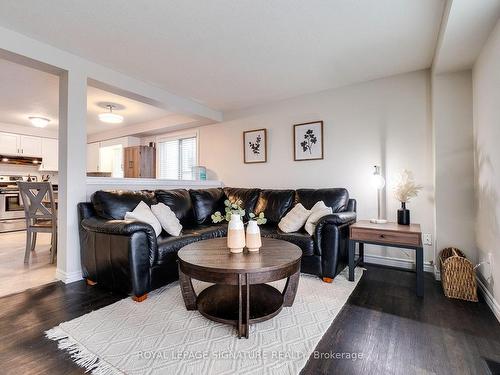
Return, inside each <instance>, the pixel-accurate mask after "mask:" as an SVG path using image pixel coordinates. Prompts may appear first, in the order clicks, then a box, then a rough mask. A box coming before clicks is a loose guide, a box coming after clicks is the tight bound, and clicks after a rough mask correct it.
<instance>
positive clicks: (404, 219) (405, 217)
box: [398, 202, 410, 225]
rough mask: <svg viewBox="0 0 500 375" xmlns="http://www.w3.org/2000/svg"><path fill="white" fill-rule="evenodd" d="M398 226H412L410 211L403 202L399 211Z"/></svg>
mask: <svg viewBox="0 0 500 375" xmlns="http://www.w3.org/2000/svg"><path fill="white" fill-rule="evenodd" d="M398 224H400V225H410V210H407V209H406V202H401V208H400V209H399V210H398Z"/></svg>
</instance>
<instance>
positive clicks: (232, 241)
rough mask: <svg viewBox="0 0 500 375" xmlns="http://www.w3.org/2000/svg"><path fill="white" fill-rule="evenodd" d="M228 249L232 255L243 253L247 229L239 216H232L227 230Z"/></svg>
mask: <svg viewBox="0 0 500 375" xmlns="http://www.w3.org/2000/svg"><path fill="white" fill-rule="evenodd" d="M227 247H228V248H229V251H230V252H232V253H241V252H243V248H244V247H245V227H244V225H243V221H241V217H240V215H238V214H231V220H229V224H228V230H227Z"/></svg>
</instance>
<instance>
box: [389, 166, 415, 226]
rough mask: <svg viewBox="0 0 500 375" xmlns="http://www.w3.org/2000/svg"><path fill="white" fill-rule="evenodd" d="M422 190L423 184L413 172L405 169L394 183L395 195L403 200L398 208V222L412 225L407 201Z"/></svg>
mask: <svg viewBox="0 0 500 375" xmlns="http://www.w3.org/2000/svg"><path fill="white" fill-rule="evenodd" d="M420 190H422V185H417V184H416V183H415V180H414V179H413V174H412V173H411V172H410V171H409V170H407V169H404V170H403V171H402V172H401V174H400V175H399V177H398V179H397V181H396V184H395V185H394V196H395V198H396V199H397V200H398V201H400V202H401V208H400V209H399V210H398V224H401V225H410V210H408V209H407V208H406V203H408V201H409V200H410V199H411V198H414V197H416V196H417V195H418V192H419V191H420Z"/></svg>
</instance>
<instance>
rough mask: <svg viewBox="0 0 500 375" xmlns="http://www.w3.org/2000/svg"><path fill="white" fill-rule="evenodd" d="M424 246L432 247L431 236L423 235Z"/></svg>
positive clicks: (428, 234)
mask: <svg viewBox="0 0 500 375" xmlns="http://www.w3.org/2000/svg"><path fill="white" fill-rule="evenodd" d="M424 245H429V246H432V234H430V233H424Z"/></svg>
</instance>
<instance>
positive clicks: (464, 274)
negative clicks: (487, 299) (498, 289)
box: [439, 247, 477, 302]
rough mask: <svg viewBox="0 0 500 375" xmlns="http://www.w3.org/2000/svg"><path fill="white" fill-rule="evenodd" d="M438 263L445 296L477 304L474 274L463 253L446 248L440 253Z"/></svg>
mask: <svg viewBox="0 0 500 375" xmlns="http://www.w3.org/2000/svg"><path fill="white" fill-rule="evenodd" d="M439 263H440V267H441V283H442V284H443V291H444V294H445V296H446V297H448V298H457V299H463V300H466V301H473V302H477V286H476V272H475V271H474V266H473V265H472V263H471V262H470V261H469V260H468V259H467V258H466V257H465V255H464V253H462V252H461V251H460V250H458V249H455V248H454V247H448V248H446V249H444V250H443V251H441V254H440V255H439Z"/></svg>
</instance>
